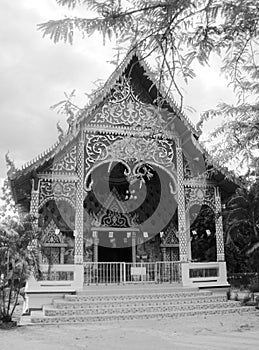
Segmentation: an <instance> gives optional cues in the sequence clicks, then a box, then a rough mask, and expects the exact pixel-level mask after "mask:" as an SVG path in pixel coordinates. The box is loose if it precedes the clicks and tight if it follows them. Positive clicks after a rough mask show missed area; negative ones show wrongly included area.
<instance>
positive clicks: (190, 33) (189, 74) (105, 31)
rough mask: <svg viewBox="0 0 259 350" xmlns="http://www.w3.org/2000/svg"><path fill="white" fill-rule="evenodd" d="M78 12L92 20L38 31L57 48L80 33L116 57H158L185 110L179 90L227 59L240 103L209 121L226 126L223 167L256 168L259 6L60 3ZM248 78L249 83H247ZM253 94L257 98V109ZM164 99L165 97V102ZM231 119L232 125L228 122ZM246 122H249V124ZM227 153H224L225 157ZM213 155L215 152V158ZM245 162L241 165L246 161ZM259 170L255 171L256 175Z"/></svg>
mask: <svg viewBox="0 0 259 350" xmlns="http://www.w3.org/2000/svg"><path fill="white" fill-rule="evenodd" d="M56 1H57V3H58V4H59V5H60V6H67V7H68V9H70V10H74V9H75V8H77V7H79V6H85V7H86V9H87V10H88V11H90V15H89V17H88V18H85V17H77V16H70V17H69V16H68V17H65V18H64V19H61V20H50V21H48V22H46V23H42V24H40V25H39V29H40V30H41V31H42V32H43V35H44V36H46V35H47V36H50V38H51V39H52V40H53V41H54V42H55V43H57V42H59V41H64V42H69V43H70V44H72V43H73V38H74V35H75V32H76V31H79V32H81V33H82V35H83V36H85V35H86V36H91V35H92V34H93V33H95V32H98V33H101V34H102V36H103V40H104V43H105V41H106V40H107V38H108V39H112V38H115V39H116V45H117V49H118V51H121V50H122V48H123V46H124V47H125V46H126V48H128V47H131V48H132V49H133V48H137V49H138V50H139V51H140V52H141V53H142V56H143V57H144V58H146V57H151V58H152V57H153V60H152V61H151V62H152V65H153V67H154V77H156V78H157V82H158V84H159V85H160V84H161V83H164V84H166V85H167V88H168V90H167V93H169V91H172V90H174V92H175V93H177V94H178V95H179V97H180V108H182V104H183V96H182V93H181V89H180V85H179V82H180V81H181V80H182V79H183V80H184V81H186V82H187V81H188V79H190V78H193V77H194V76H195V71H194V68H193V67H194V63H195V61H198V62H199V63H200V64H202V65H204V64H207V63H208V62H209V59H210V56H211V54H213V53H216V54H218V55H219V56H220V57H221V58H222V63H223V66H222V71H223V73H225V74H226V75H227V77H228V78H229V81H230V83H231V84H232V86H233V88H234V89H235V91H236V93H237V97H238V103H237V105H236V106H229V105H226V104H222V105H219V108H218V109H217V110H215V111H208V112H207V113H205V114H204V115H203V117H202V119H201V123H200V125H202V123H203V122H204V121H206V120H207V119H208V118H213V117H218V116H219V115H220V116H223V117H224V123H223V125H222V126H220V127H219V128H217V129H216V130H215V131H214V132H213V135H212V136H214V137H216V138H218V137H219V136H222V137H223V138H224V140H225V142H224V143H222V142H220V143H219V144H218V145H217V147H214V148H215V150H216V155H217V160H218V161H219V162H220V163H222V162H223V163H224V162H225V161H228V160H230V159H232V158H233V156H235V155H237V154H238V157H237V160H238V159H241V162H240V165H241V166H243V165H244V163H246V164H247V165H248V164H249V165H250V163H251V162H252V163H253V164H257V166H258V155H256V156H255V155H254V154H253V149H254V147H256V146H258V138H257V134H258V128H259V126H258V110H259V108H258V107H259V106H258V103H257V102H256V100H258V98H257V97H258V93H259V82H258V77H259V67H258V64H257V62H256V58H257V56H256V55H257V52H256V48H257V41H256V40H257V39H258V23H259V3H258V2H256V1H253V0H160V1H159V0H149V1H147V0H128V1H121V0H106V1H97V0H56ZM249 78H250V79H249ZM251 93H252V94H253V95H254V96H255V98H254V102H253V101H251V98H250V96H251ZM165 97H166V96H165ZM230 116H232V118H230V119H229V117H230ZM247 118H248V119H247ZM222 150H224V152H222ZM214 154H215V152H214ZM240 157H241V158H240ZM255 169H257V168H256V167H255Z"/></svg>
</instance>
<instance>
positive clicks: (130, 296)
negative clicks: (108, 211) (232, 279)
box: [26, 288, 253, 324]
mask: <svg viewBox="0 0 259 350" xmlns="http://www.w3.org/2000/svg"><path fill="white" fill-rule="evenodd" d="M252 309H253V308H251V307H241V305H240V303H239V302H236V301H227V299H226V295H225V293H220V294H213V293H212V292H210V291H198V290H193V289H190V290H185V289H181V290H180V289H179V290H174V289H172V288H171V289H169V288H167V289H166V288H165V289H163V288H161V289H152V288H150V289H149V288H146V289H143V290H141V289H136V290H134V289H131V290H122V291H120V290H119V289H117V290H116V289H114V290H105V289H104V290H101V289H100V290H99V292H92V293H91V291H88V292H85V293H84V292H81V293H78V294H76V295H65V297H64V298H62V299H61V298H60V299H54V300H53V302H52V304H51V305H45V306H43V309H42V311H32V312H31V316H30V317H29V321H28V319H27V322H26V323H27V324H28V323H30V324H65V323H85V322H86V323H87V322H99V321H114V320H137V319H161V318H165V317H171V318H178V317H185V316H195V315H198V314H202V315H211V314H226V313H234V312H239V313H241V312H247V311H250V310H252Z"/></svg>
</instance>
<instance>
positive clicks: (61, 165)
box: [51, 146, 76, 172]
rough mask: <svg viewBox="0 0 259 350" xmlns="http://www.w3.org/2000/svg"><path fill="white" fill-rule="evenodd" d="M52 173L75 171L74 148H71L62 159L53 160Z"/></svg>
mask: <svg viewBox="0 0 259 350" xmlns="http://www.w3.org/2000/svg"><path fill="white" fill-rule="evenodd" d="M51 170H52V171H67V172H72V171H73V172H75V171H76V146H74V147H72V148H71V149H70V150H69V151H68V152H67V153H66V154H65V156H64V157H63V158H61V159H54V163H53V166H52V168H51Z"/></svg>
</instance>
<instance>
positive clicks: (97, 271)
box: [84, 261, 181, 285]
mask: <svg viewBox="0 0 259 350" xmlns="http://www.w3.org/2000/svg"><path fill="white" fill-rule="evenodd" d="M180 281H181V265H180V262H179V261H174V262H162V261H161V262H148V263H146V262H141V263H125V262H96V263H95V262H94V263H92V262H86V263H84V283H85V284H87V285H90V284H120V283H123V284H124V283H165V282H169V283H175V282H176V283H180Z"/></svg>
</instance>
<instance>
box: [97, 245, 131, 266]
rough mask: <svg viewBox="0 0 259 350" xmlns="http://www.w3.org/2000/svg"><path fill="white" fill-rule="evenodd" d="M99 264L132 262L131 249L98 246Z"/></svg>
mask: <svg viewBox="0 0 259 350" xmlns="http://www.w3.org/2000/svg"><path fill="white" fill-rule="evenodd" d="M98 261H99V262H132V248H131V247H126V248H110V247H103V246H100V245H99V246H98Z"/></svg>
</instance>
